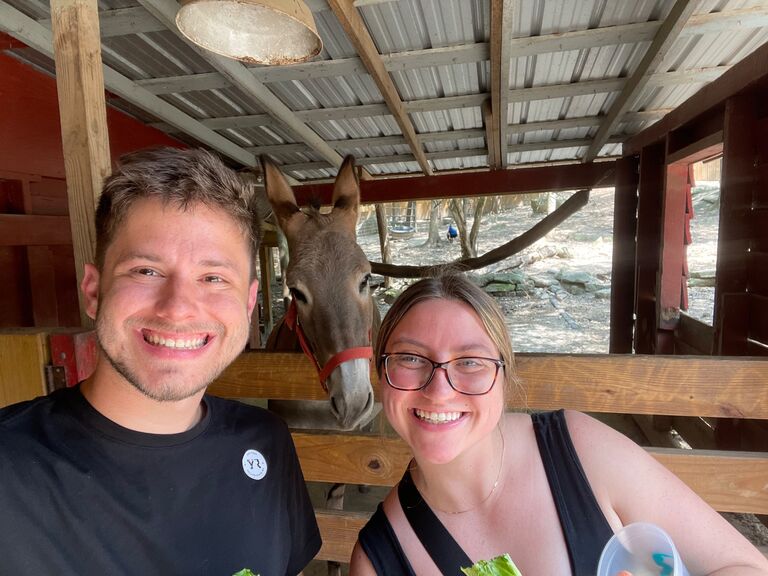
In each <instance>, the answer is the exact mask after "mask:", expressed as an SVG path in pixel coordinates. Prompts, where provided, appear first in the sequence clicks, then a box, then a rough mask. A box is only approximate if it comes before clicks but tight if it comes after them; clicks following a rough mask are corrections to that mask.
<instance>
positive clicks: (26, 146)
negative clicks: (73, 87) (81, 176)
mask: <svg viewBox="0 0 768 576" xmlns="http://www.w3.org/2000/svg"><path fill="white" fill-rule="evenodd" d="M0 78H2V81H0V171H3V170H10V171H13V172H23V173H26V174H34V175H37V176H48V177H52V178H64V156H63V153H62V150H61V126H60V124H59V103H58V97H57V94H56V80H55V78H52V77H50V76H48V75H47V74H43V73H42V72H38V71H37V70H35V69H34V68H32V67H30V66H27V65H26V64H22V63H21V62H19V61H18V60H15V59H14V58H13V57H11V56H8V55H7V54H3V53H0ZM107 126H108V129H109V143H110V152H111V154H112V160H113V162H114V161H115V160H116V159H117V158H119V157H120V156H121V155H122V154H125V153H126V152H130V151H132V150H138V149H140V148H146V147H148V146H160V145H169V146H183V144H181V143H179V142H178V141H177V140H174V139H173V138H170V137H169V136H167V135H166V134H164V133H163V132H160V131H159V130H155V129H154V128H150V127H148V126H145V125H144V124H141V123H140V122H138V121H136V120H135V119H133V118H131V117H130V116H127V115H125V114H123V113H122V112H119V111H117V110H114V109H111V108H107Z"/></svg>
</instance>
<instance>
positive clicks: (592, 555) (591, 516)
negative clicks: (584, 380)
mask: <svg viewBox="0 0 768 576" xmlns="http://www.w3.org/2000/svg"><path fill="white" fill-rule="evenodd" d="M531 419H532V420H533V429H534V432H535V434H536V442H537V444H538V447H539V454H540V455H541V461H542V463H543V464H544V470H545V471H546V474H547V480H548V482H549V488H550V490H551V492H552V497H553V499H554V502H555V507H556V508H557V514H558V517H559V519H560V526H561V527H562V529H563V535H564V538H565V545H566V548H567V550H568V557H569V560H570V564H571V573H572V574H573V576H594V574H595V573H596V572H597V563H598V561H599V559H600V554H601V552H602V551H603V548H604V547H605V545H606V544H607V543H608V540H609V539H610V538H611V536H613V530H612V529H611V527H610V525H609V524H608V521H607V520H606V518H605V515H604V514H603V511H602V510H601V509H600V505H599V504H598V503H597V500H596V499H595V495H594V493H593V492H592V488H591V487H590V485H589V482H588V480H587V477H586V475H585V474H584V470H583V469H582V467H581V462H580V461H579V457H578V455H577V454H576V450H575V448H574V447H573V442H572V441H571V436H570V434H569V433H568V426H567V424H566V421H565V413H564V412H563V411H562V410H558V411H557V412H542V413H539V414H532V415H531ZM359 540H360V545H361V546H362V548H363V550H365V553H366V555H367V556H368V559H369V560H370V561H371V564H373V567H374V568H375V570H376V574H378V575H379V576H385V575H386V576H391V575H394V574H405V575H408V576H416V574H415V572H414V571H413V568H412V567H411V564H410V562H408V558H406V556H405V553H404V552H403V549H402V547H401V546H400V542H399V541H398V539H397V536H396V535H395V532H394V530H393V529H392V525H391V524H390V523H389V520H388V519H387V517H386V515H385V514H384V510H383V508H382V506H381V504H379V506H378V507H377V508H376V512H375V513H374V514H373V516H371V519H370V520H369V521H368V523H367V524H366V525H365V526H364V527H363V529H362V530H361V531H360V534H359ZM513 560H514V559H513ZM459 573H460V571H459V569H458V568H457V574H459Z"/></svg>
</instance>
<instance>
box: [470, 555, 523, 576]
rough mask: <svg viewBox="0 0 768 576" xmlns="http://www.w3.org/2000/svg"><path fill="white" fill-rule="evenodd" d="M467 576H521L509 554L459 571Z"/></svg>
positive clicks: (481, 561)
mask: <svg viewBox="0 0 768 576" xmlns="http://www.w3.org/2000/svg"><path fill="white" fill-rule="evenodd" d="M461 571H462V572H464V574H466V575H467V576H523V575H522V573H521V572H520V570H518V569H517V566H515V563H514V562H512V558H510V557H509V554H503V555H502V556H496V558H492V559H490V560H480V561H479V562H477V563H476V564H475V565H474V566H471V567H470V568H462V569H461Z"/></svg>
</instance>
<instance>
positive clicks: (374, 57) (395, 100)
mask: <svg viewBox="0 0 768 576" xmlns="http://www.w3.org/2000/svg"><path fill="white" fill-rule="evenodd" d="M328 4H329V5H330V7H331V9H332V10H333V13H334V14H335V15H336V18H338V20H339V22H340V23H341V26H342V27H343V28H344V30H345V31H346V33H347V36H349V40H350V41H351V42H352V44H353V45H354V47H355V49H356V50H357V53H358V55H359V56H360V59H361V60H362V61H363V63H364V64H365V68H366V69H367V70H368V73H369V74H370V75H371V77H372V78H373V80H374V82H376V85H377V86H378V87H379V90H380V91H381V94H382V96H383V97H384V101H385V102H386V103H387V106H388V107H389V110H390V112H391V113H392V116H394V118H395V121H396V122H397V125H398V126H399V127H400V131H401V132H402V133H403V136H404V137H405V140H406V142H407V143H408V146H410V148H411V151H412V153H413V155H414V156H415V157H416V160H417V162H418V163H419V166H420V167H421V170H422V172H424V174H427V175H430V174H432V168H431V167H430V165H429V161H428V160H427V157H426V156H425V155H424V150H423V148H422V147H421V143H420V142H419V140H418V138H417V136H416V130H414V128H413V123H412V122H411V119H410V118H409V117H408V113H407V112H406V111H405V107H404V106H403V102H402V100H401V99H400V94H398V92H397V88H396V87H395V84H394V82H393V81H392V78H390V76H389V73H388V72H387V70H386V69H385V68H384V64H383V63H382V60H381V55H380V54H379V52H378V50H376V46H375V45H374V43H373V39H372V38H371V35H370V33H369V32H368V29H367V28H366V27H365V23H364V22H363V19H362V17H361V16H360V14H359V13H358V12H357V9H356V8H355V7H354V5H353V4H352V2H351V1H350V0H328Z"/></svg>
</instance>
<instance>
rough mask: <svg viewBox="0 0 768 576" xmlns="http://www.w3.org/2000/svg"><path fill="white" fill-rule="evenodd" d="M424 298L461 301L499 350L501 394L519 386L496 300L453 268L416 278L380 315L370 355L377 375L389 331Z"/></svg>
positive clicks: (512, 354)
mask: <svg viewBox="0 0 768 576" xmlns="http://www.w3.org/2000/svg"><path fill="white" fill-rule="evenodd" d="M427 300H455V301H457V302H463V303H464V304H466V305H468V306H469V307H470V308H472V310H473V311H474V312H475V314H477V316H478V318H480V322H481V323H482V324H483V326H484V327H485V331H486V333H487V334H488V337H489V338H490V339H491V341H492V342H493V343H494V345H495V346H496V348H497V349H498V350H499V354H500V355H501V359H502V360H504V369H503V371H504V384H505V386H504V392H505V397H507V398H508V397H509V396H510V395H511V393H512V392H513V390H514V389H515V388H517V387H518V386H519V383H518V380H517V374H516V371H515V358H514V353H513V351H512V341H511V339H510V337H509V332H508V331H507V325H506V322H505V320H504V315H503V314H502V312H501V309H500V308H499V306H498V304H496V301H495V300H494V299H493V298H492V297H491V296H489V295H488V294H487V293H486V292H485V291H483V289H482V288H480V287H479V286H477V285H476V284H474V283H473V282H472V281H471V280H469V279H467V278H466V277H464V276H462V275H460V274H457V273H455V272H448V273H442V274H439V275H437V276H434V277H431V278H424V279H423V280H419V281H418V282H416V283H415V284H413V285H411V286H409V287H408V288H407V289H406V290H405V291H404V292H403V293H402V294H400V296H398V297H397V299H396V300H395V302H394V303H393V304H392V307H391V308H390V309H389V311H388V312H387V314H386V315H385V316H384V319H383V320H382V322H381V327H380V328H379V333H378V335H377V337H376V345H375V347H374V357H375V358H376V370H377V372H378V373H379V378H381V366H382V361H381V355H382V354H384V351H385V349H386V346H387V341H388V340H389V338H390V336H391V335H392V332H393V331H394V330H395V328H396V327H397V325H398V324H399V323H400V321H401V320H402V319H403V318H404V317H405V315H406V314H407V313H408V311H409V310H410V309H411V308H413V307H414V306H415V305H416V304H419V303H420V302H425V301H427Z"/></svg>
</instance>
